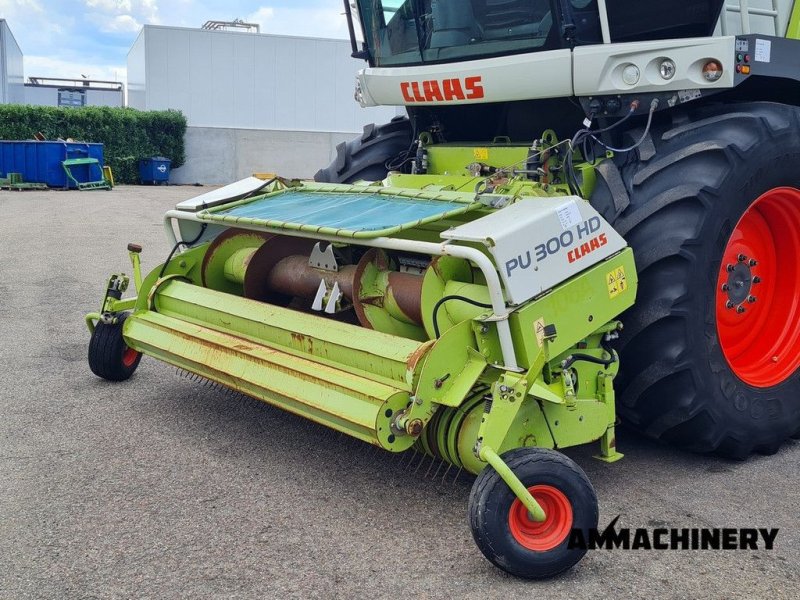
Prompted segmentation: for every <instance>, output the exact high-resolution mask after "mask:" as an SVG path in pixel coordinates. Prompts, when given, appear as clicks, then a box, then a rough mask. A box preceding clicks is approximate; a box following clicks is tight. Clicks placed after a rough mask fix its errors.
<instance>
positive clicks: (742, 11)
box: [720, 0, 786, 36]
mask: <svg viewBox="0 0 800 600" xmlns="http://www.w3.org/2000/svg"><path fill="white" fill-rule="evenodd" d="M729 12H732V13H739V16H740V17H741V19H742V34H743V35H748V34H750V33H752V29H751V27H750V15H756V16H762V17H772V19H773V21H774V22H775V35H776V36H782V35H783V34H784V33H785V32H786V26H785V25H784V24H783V23H782V18H781V16H782V15H781V13H780V10H779V8H778V0H772V8H771V9H769V8H751V7H750V0H739V3H738V4H726V5H725V10H724V11H723V13H722V18H721V19H720V25H721V26H722V35H728V13H729Z"/></svg>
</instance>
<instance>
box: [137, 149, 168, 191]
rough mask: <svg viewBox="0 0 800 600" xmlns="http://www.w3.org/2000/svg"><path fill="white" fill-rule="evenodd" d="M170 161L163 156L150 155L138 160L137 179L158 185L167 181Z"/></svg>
mask: <svg viewBox="0 0 800 600" xmlns="http://www.w3.org/2000/svg"><path fill="white" fill-rule="evenodd" d="M170 164H172V161H171V160H170V159H168V158H164V157H163V156H151V157H150V158H143V159H141V160H140V161H139V179H140V180H141V182H142V183H144V184H149V185H159V184H162V183H168V182H169V169H170Z"/></svg>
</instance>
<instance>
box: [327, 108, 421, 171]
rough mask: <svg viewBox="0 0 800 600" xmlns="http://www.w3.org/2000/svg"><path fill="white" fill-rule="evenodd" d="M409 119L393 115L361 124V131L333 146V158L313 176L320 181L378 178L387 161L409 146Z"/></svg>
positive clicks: (385, 169)
mask: <svg viewBox="0 0 800 600" xmlns="http://www.w3.org/2000/svg"><path fill="white" fill-rule="evenodd" d="M411 135H412V134H411V123H410V121H409V120H408V118H407V117H395V118H394V119H392V120H391V121H390V122H389V123H387V124H385V125H381V126H379V127H378V126H376V125H374V124H372V125H367V126H365V127H364V133H363V134H362V135H361V137H358V138H356V139H354V140H352V141H350V142H342V143H341V144H339V145H338V146H337V147H336V159H335V160H334V161H333V162H332V163H331V164H330V165H329V166H328V167H327V168H325V169H320V170H319V171H317V174H316V175H315V176H314V180H315V181H319V182H322V183H353V182H354V181H360V180H363V181H380V180H382V179H383V178H385V177H386V174H387V173H388V172H389V169H388V168H387V167H386V163H387V162H388V161H390V160H392V159H394V158H396V157H397V156H399V155H400V154H402V153H403V152H406V151H407V150H408V149H409V147H410V146H411Z"/></svg>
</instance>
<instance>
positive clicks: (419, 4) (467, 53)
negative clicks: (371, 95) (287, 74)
mask: <svg viewBox="0 0 800 600" xmlns="http://www.w3.org/2000/svg"><path fill="white" fill-rule="evenodd" d="M359 4H360V14H361V18H362V19H363V21H364V24H365V29H366V31H367V40H366V41H367V44H368V46H369V48H370V52H371V55H372V58H373V60H374V61H375V63H376V64H377V65H379V66H390V65H409V64H420V63H427V62H439V61H448V62H449V61H454V60H459V59H474V58H478V57H484V56H496V55H503V54H514V53H519V52H531V51H535V50H545V49H547V50H550V49H552V48H554V47H556V45H557V44H558V37H559V36H558V35H557V32H556V29H557V27H556V24H555V22H554V18H553V7H554V5H555V3H554V2H552V1H551V0H406V1H405V2H401V1H400V0H360V2H359Z"/></svg>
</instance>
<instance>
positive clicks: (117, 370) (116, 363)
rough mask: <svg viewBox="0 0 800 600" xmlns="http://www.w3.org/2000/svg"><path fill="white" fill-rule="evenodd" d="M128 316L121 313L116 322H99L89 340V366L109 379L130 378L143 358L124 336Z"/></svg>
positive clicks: (120, 379) (99, 374)
mask: <svg viewBox="0 0 800 600" xmlns="http://www.w3.org/2000/svg"><path fill="white" fill-rule="evenodd" d="M127 317H128V315H127V313H121V314H120V315H118V316H117V322H116V323H103V322H99V323H98V324H97V325H96V326H95V328H94V332H93V333H92V338H91V339H90V340H89V368H90V369H91V370H92V373H94V374H95V375H97V376H98V377H101V378H103V379H106V380H108V381H125V380H126V379H129V378H130V377H131V375H133V373H134V371H136V368H137V367H138V366H139V361H141V360H142V354H141V353H140V352H137V351H136V350H134V349H133V348H130V347H129V346H128V345H127V344H126V343H125V339H124V338H123V337H122V325H123V323H124V322H125V319H126V318H127Z"/></svg>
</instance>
